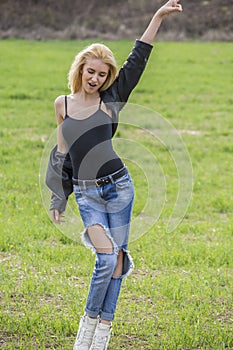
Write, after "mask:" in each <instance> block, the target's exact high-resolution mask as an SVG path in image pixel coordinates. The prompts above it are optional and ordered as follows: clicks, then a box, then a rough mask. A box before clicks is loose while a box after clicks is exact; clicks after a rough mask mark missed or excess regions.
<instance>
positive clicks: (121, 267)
mask: <svg viewBox="0 0 233 350" xmlns="http://www.w3.org/2000/svg"><path fill="white" fill-rule="evenodd" d="M178 1H179V0H169V1H168V2H167V3H166V4H165V5H164V6H162V7H161V8H160V9H159V10H158V11H157V12H156V13H155V15H154V16H153V18H152V20H151V22H150V24H149V25H148V27H147V29H146V30H145V32H144V34H143V35H142V37H141V38H140V40H137V41H136V44H135V46H134V48H133V50H132V52H131V54H130V55H129V57H128V59H127V61H126V62H125V64H124V66H123V67H122V68H121V69H120V71H119V72H118V73H117V68H116V63H115V60H114V57H113V54H112V52H111V51H110V50H109V49H108V48H107V47H106V46H105V45H101V44H93V45H91V46H89V47H88V48H86V49H84V50H83V51H82V52H80V53H79V54H78V55H77V56H76V58H75V60H74V62H73V64H72V66H71V69H70V72H69V87H70V89H71V94H70V95H68V96H59V97H58V98H57V99H56V100H55V112H56V117H57V122H58V145H57V147H56V148H55V149H54V150H53V152H52V154H51V157H50V164H49V167H48V171H47V184H48V186H49V187H50V189H51V190H52V192H53V195H52V203H51V208H50V210H51V215H52V219H53V220H54V222H56V223H60V222H61V218H62V216H63V212H64V210H65V205H66V201H67V198H68V196H69V194H70V193H71V192H72V191H74V193H75V196H76V201H77V204H78V207H79V212H80V215H81V217H82V220H83V223H84V226H85V232H84V234H83V238H84V241H85V243H86V244H87V245H88V246H90V247H92V249H94V251H95V253H96V264H95V269H94V272H93V276H92V279H91V284H90V289H89V294H88V298H87V303H86V307H85V314H84V316H83V317H82V318H81V321H80V324H79V329H78V333H77V337H76V341H75V345H74V348H73V349H74V350H88V349H91V350H104V349H107V346H108V343H109V339H110V332H111V323H112V320H113V319H114V314H115V310H116V305H117V300H118V297H119V293H120V288H121V282H122V278H123V277H125V276H126V275H127V274H128V273H129V271H130V269H131V267H132V261H131V258H130V256H129V254H128V252H127V245H128V235H129V225H130V218H131V212H132V205H133V197H134V189H133V184H132V181H131V178H130V175H129V173H128V171H127V168H126V167H125V166H124V164H123V163H122V161H121V159H120V158H119V157H118V155H117V154H116V153H115V152H114V150H113V148H112V141H111V139H112V136H113V135H114V133H115V131H116V128H117V121H118V114H119V111H120V110H121V109H122V107H123V106H124V104H125V103H126V102H127V100H128V97H129V95H130V93H131V91H132V90H133V88H134V87H135V86H136V84H137V82H138V81H139V78H140V76H141V74H142V73H143V70H144V68H145V66H146V62H147V60H148V58H149V55H150V52H151V49H152V46H151V43H152V41H153V40H154V37H155V35H156V33H157V31H158V29H159V27H160V24H161V22H162V20H163V19H164V18H165V17H167V16H168V15H169V14H171V13H173V12H181V11H182V7H181V5H180V4H178ZM61 169H62V170H61ZM56 176H58V177H60V183H59V180H58V181H57V180H54V178H55V177H56Z"/></svg>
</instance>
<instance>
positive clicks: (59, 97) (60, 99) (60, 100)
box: [54, 95, 65, 107]
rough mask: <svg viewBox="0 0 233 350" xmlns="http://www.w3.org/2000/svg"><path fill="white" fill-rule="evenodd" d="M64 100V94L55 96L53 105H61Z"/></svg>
mask: <svg viewBox="0 0 233 350" xmlns="http://www.w3.org/2000/svg"><path fill="white" fill-rule="evenodd" d="M64 102H65V95H60V96H58V97H56V98H55V100H54V105H55V106H56V107H61V106H63V105H64Z"/></svg>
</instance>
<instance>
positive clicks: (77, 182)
mask: <svg viewBox="0 0 233 350" xmlns="http://www.w3.org/2000/svg"><path fill="white" fill-rule="evenodd" d="M126 174H128V170H127V168H123V169H121V170H119V171H117V172H116V173H113V174H112V175H108V176H104V177H101V178H99V179H95V180H78V179H74V178H73V184H74V185H79V186H84V187H85V186H97V187H100V186H105V185H107V184H109V183H112V182H113V181H114V180H117V179H119V178H120V177H122V176H124V175H126Z"/></svg>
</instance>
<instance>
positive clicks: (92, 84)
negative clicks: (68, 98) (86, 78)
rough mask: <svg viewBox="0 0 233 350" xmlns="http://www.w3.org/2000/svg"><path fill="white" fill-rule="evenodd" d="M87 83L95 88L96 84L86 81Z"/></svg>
mask: <svg viewBox="0 0 233 350" xmlns="http://www.w3.org/2000/svg"><path fill="white" fill-rule="evenodd" d="M88 84H89V86H90V87H91V88H95V87H96V86H97V84H94V83H88Z"/></svg>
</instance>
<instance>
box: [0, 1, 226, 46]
mask: <svg viewBox="0 0 233 350" xmlns="http://www.w3.org/2000/svg"><path fill="white" fill-rule="evenodd" d="M163 3H164V1H161V0H155V1H150V0H128V1H127V0H117V1H113V0H98V1H96V0H89V1H88V2H86V1H83V0H76V1H75V0H44V1H40V0H1V1H0V37H2V38H8V37H22V38H32V39H47V38H62V39H84V38H93V37H102V38H106V39H121V38H134V37H135V36H138V35H140V34H141V32H142V31H143V29H144V28H145V26H146V25H147V23H148V22H149V20H150V18H151V16H152V14H153V13H154V11H155V10H156V9H157V8H158V7H159V6H160V5H161V4H163ZM181 3H182V5H183V7H184V13H183V14H182V15H181V16H179V15H173V16H171V17H170V18H168V19H167V20H166V21H165V22H164V23H163V25H162V28H161V30H160V33H159V35H160V37H161V38H163V39H168V40H169V39H170V40H186V39H204V40H232V39H233V20H232V19H233V18H232V8H233V0H221V1H219V0H184V1H181Z"/></svg>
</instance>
